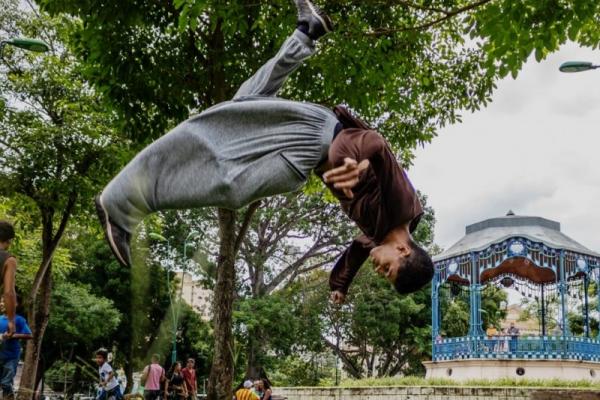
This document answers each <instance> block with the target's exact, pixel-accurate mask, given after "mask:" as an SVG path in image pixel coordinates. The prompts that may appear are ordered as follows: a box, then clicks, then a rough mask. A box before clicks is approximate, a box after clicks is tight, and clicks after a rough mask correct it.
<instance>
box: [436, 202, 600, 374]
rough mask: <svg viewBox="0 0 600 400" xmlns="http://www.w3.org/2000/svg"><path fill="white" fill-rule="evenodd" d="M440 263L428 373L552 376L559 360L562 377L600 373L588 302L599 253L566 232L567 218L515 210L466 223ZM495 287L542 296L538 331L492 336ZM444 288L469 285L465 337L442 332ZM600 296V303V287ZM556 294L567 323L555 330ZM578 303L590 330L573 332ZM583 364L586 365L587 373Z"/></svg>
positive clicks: (598, 273) (599, 271) (599, 277)
mask: <svg viewBox="0 0 600 400" xmlns="http://www.w3.org/2000/svg"><path fill="white" fill-rule="evenodd" d="M434 263H435V275H434V278H433V282H432V294H431V298H432V342H433V348H432V362H431V363H425V364H426V367H427V370H428V376H431V377H442V376H443V377H454V378H457V379H472V378H490V377H513V376H517V377H518V376H524V375H525V376H527V377H529V378H547V377H549V372H548V371H549V369H550V370H552V368H550V364H552V363H549V362H548V361H550V360H552V361H553V362H554V363H553V365H556V366H557V368H558V366H559V367H560V368H558V369H556V368H555V369H556V371H560V372H558V373H557V374H554V375H556V377H560V378H563V379H571V375H573V377H572V378H573V379H584V378H586V377H587V378H591V379H596V376H597V374H598V376H599V377H600V336H598V337H591V330H590V310H589V301H588V300H589V298H588V295H589V291H588V289H589V284H590V282H595V283H596V285H597V286H596V287H597V288H600V254H598V253H596V252H594V251H592V250H590V249H588V248H586V247H584V246H583V245H581V244H579V243H577V242H576V241H575V240H573V239H571V238H570V237H568V236H566V235H565V234H563V233H562V232H561V230H560V223H558V222H555V221H551V220H548V219H545V218H541V217H527V216H516V215H515V214H514V213H513V212H512V211H509V213H508V214H507V215H506V216H504V217H500V218H491V219H487V220H484V221H481V222H477V223H475V224H472V225H469V226H467V227H466V235H465V236H464V237H463V238H462V239H460V240H459V241H458V242H457V243H456V244H455V245H453V246H452V247H450V248H449V249H448V250H446V251H444V252H443V253H442V254H440V255H439V256H437V257H435V259H434ZM490 286H495V287H500V288H504V287H506V288H514V289H516V290H517V291H519V292H521V293H522V294H523V295H525V296H528V297H531V298H535V299H536V301H537V303H538V305H539V314H538V315H539V317H538V318H539V320H540V322H541V323H540V329H539V331H540V332H539V335H533V336H528V337H526V338H525V337H519V338H518V339H515V338H504V339H502V338H497V337H494V338H489V337H487V336H486V334H485V332H484V329H483V326H482V308H481V297H482V291H483V290H485V289H486V288H487V287H490ZM445 288H449V289H450V292H451V293H452V294H453V295H457V294H458V293H460V292H464V293H467V294H468V296H469V304H470V318H469V331H468V334H467V335H466V336H464V337H442V335H440V333H441V331H442V329H443V327H442V326H441V315H442V313H445V310H440V292H441V291H442V290H446V289H445ZM596 295H597V296H598V305H599V307H600V290H596ZM573 298H574V299H573ZM549 301H554V304H556V303H558V318H557V319H558V321H557V326H558V327H560V329H555V330H554V331H553V332H548V329H547V325H548V324H547V306H548V304H549ZM573 302H576V303H577V304H578V305H580V306H581V308H582V310H583V324H584V328H583V335H579V336H575V335H573V334H571V332H570V330H569V322H568V319H567V315H568V308H569V303H571V304H572V303H573ZM599 311H600V310H599ZM502 341H505V342H502ZM509 341H510V345H508V342H509ZM503 344H504V345H503ZM483 361H486V362H483ZM490 361H492V362H491V363H490ZM508 361H510V362H508ZM537 361H546V362H545V363H543V362H542V363H540V362H537ZM482 362H483V363H482ZM573 362H575V363H578V364H577V365H576V364H573ZM582 363H583V364H582ZM571 364H572V365H571ZM474 366H476V368H473V367H474ZM571 367H573V368H571ZM565 368H566V369H565ZM569 368H571V369H572V370H569ZM581 368H584V369H585V370H586V374H585V375H582V374H581ZM488 369H489V371H488ZM478 374H479V375H481V376H476V375H478Z"/></svg>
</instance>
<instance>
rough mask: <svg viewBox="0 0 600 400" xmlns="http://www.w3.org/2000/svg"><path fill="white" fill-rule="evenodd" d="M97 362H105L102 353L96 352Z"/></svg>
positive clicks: (99, 363) (100, 363)
mask: <svg viewBox="0 0 600 400" xmlns="http://www.w3.org/2000/svg"><path fill="white" fill-rule="evenodd" d="M96 364H98V365H99V366H100V365H102V364H104V357H102V356H101V355H100V354H96Z"/></svg>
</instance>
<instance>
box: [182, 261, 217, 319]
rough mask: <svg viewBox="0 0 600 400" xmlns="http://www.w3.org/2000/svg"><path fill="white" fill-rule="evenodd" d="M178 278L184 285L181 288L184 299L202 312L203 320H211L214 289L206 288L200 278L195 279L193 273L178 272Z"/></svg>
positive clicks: (195, 309) (197, 310) (199, 312)
mask: <svg viewBox="0 0 600 400" xmlns="http://www.w3.org/2000/svg"><path fill="white" fill-rule="evenodd" d="M177 278H178V279H179V282H180V285H182V286H180V289H181V298H182V299H183V301H185V302H186V303H187V304H188V305H189V306H190V307H192V308H193V309H194V311H196V312H197V313H198V314H200V317H201V318H202V319H203V320H205V321H209V320H211V319H212V313H211V305H212V290H210V289H206V288H204V287H203V286H202V283H201V282H200V281H199V280H194V277H193V275H192V274H189V273H186V272H178V273H177Z"/></svg>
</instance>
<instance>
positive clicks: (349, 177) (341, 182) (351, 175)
mask: <svg viewBox="0 0 600 400" xmlns="http://www.w3.org/2000/svg"><path fill="white" fill-rule="evenodd" d="M368 167H369V160H362V161H361V162H360V164H359V163H357V162H356V160H354V159H352V158H348V157H346V158H344V165H342V166H341V167H337V168H333V169H330V170H329V171H327V172H325V173H324V174H323V180H324V181H325V183H333V187H334V188H336V189H341V190H342V191H343V192H344V194H345V195H346V197H348V198H349V199H352V198H354V194H353V193H352V188H353V187H354V186H356V184H357V183H358V181H359V179H360V174H361V172H363V171H364V170H365V169H367V168H368Z"/></svg>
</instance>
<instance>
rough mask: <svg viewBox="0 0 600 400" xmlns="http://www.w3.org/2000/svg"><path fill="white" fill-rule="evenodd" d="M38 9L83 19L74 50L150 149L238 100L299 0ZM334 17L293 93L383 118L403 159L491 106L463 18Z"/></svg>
mask: <svg viewBox="0 0 600 400" xmlns="http://www.w3.org/2000/svg"><path fill="white" fill-rule="evenodd" d="M40 3H41V5H42V6H43V7H44V8H45V9H46V10H48V11H50V12H51V13H61V12H64V13H68V14H71V15H74V16H77V17H79V18H81V19H82V22H83V23H82V24H81V25H79V26H78V30H77V32H76V33H75V34H74V35H73V43H74V44H75V48H76V49H77V52H78V54H79V55H80V57H81V58H82V59H83V60H85V64H86V68H85V73H86V76H87V77H88V78H89V79H90V80H92V81H93V82H94V83H95V85H96V87H97V88H98V89H99V90H100V91H101V92H102V93H103V94H105V95H106V98H108V99H109V101H110V104H111V105H113V106H114V107H115V109H116V110H117V111H118V112H119V113H120V115H121V117H122V118H121V119H122V122H123V123H124V125H125V130H126V131H127V132H128V133H129V134H130V135H131V137H134V138H136V139H138V140H140V141H146V140H148V139H150V138H155V137H157V136H159V135H161V134H162V133H163V132H164V130H165V129H166V128H167V127H169V126H172V125H173V124H174V123H175V122H178V121H180V120H182V119H184V118H185V117H187V115H188V113H189V110H190V109H191V110H202V109H205V108H206V107H208V106H210V105H212V104H214V103H215V102H218V101H222V100H225V99H227V98H230V97H231V96H232V95H233V93H234V92H235V90H236V88H237V87H238V86H239V85H240V84H241V83H242V82H243V81H244V80H245V79H247V78H248V77H249V76H250V75H252V73H253V72H254V71H255V70H256V69H257V68H258V67H259V66H260V65H261V64H262V63H263V62H264V61H266V60H267V59H268V58H270V57H271V56H272V55H273V54H274V53H275V52H276V51H277V48H278V46H279V45H280V44H281V43H282V41H283V40H284V39H285V36H286V35H287V34H289V33H290V32H291V31H292V30H293V27H294V20H295V14H296V11H295V9H294V7H293V3H292V2H291V1H277V2H272V1H265V0H262V1H251V2H250V1H247V0H236V1H229V2H221V1H216V0H204V1H187V0H177V1H173V2H163V3H156V2H154V1H149V0H147V1H138V2H135V3H128V4H123V3H122V2H119V1H116V0H110V1H105V2H103V3H102V4H96V3H91V2H88V1H84V0H78V1H68V2H66V1H63V0H42V1H40ZM445 5H446V4H444V6H445ZM327 10H328V12H330V13H331V15H332V17H333V18H334V20H336V21H338V22H339V24H338V28H337V30H336V32H335V33H334V34H332V35H330V36H329V37H328V38H327V39H325V40H323V43H322V44H321V45H320V48H319V52H318V54H317V56H315V57H314V58H313V59H311V60H310V61H309V62H308V63H307V65H306V66H305V67H303V68H301V70H300V71H299V72H298V73H296V74H294V76H292V77H291V78H290V82H289V84H288V85H287V86H286V87H285V89H284V90H283V93H282V95H283V96H285V97H288V98H291V99H297V100H310V101H313V102H316V103H323V104H327V105H334V104H336V103H341V102H345V103H347V104H349V105H350V106H351V107H353V108H354V109H356V110H357V111H358V112H360V113H361V114H362V115H363V116H364V117H365V118H366V119H368V120H370V121H373V122H376V123H377V125H378V126H379V127H380V129H381V130H382V132H383V133H384V134H385V135H386V136H387V137H388V139H389V140H390V141H391V142H392V143H394V144H395V145H396V146H397V148H398V149H400V150H401V151H402V156H403V158H404V159H405V160H410V158H411V153H412V151H411V149H412V148H414V146H415V145H416V144H417V143H424V142H428V141H430V140H431V139H432V138H433V137H434V136H435V133H436V130H437V129H438V128H439V127H441V126H444V125H445V124H447V123H452V122H456V121H459V119H460V118H459V115H458V112H459V110H460V109H476V108H478V107H479V106H480V105H482V104H485V103H486V102H487V101H488V98H489V94H490V92H491V89H492V82H493V76H492V75H490V74H486V72H485V70H484V57H483V52H482V50H481V49H480V48H478V47H469V46H466V45H465V42H464V38H463V36H462V35H461V34H459V32H460V31H461V29H460V26H461V23H460V22H458V21H449V22H448V23H447V24H445V25H439V26H438V27H436V29H435V30H433V31H431V32H429V31H411V30H406V31H400V30H398V31H395V32H393V33H390V34H381V35H380V34H378V33H377V32H379V31H381V30H385V29H386V28H393V27H396V26H402V27H404V26H408V25H411V24H412V23H416V22H418V13H417V12H415V10H414V9H411V8H410V7H406V5H405V4H388V5H386V7H381V5H380V4H378V3H371V2H363V3H360V4H355V3H343V2H335V3H330V4H328V7H327ZM249 49H251V51H249Z"/></svg>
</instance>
